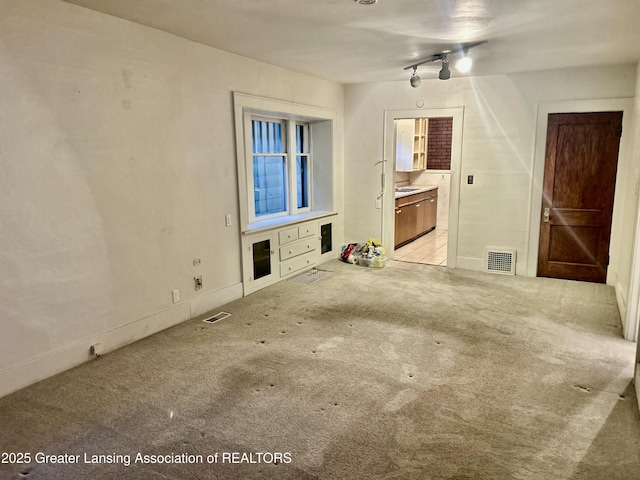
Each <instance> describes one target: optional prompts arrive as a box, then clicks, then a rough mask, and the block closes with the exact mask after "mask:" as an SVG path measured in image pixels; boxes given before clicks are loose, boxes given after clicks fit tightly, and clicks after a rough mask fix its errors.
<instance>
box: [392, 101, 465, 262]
mask: <svg viewBox="0 0 640 480" xmlns="http://www.w3.org/2000/svg"><path fill="white" fill-rule="evenodd" d="M438 117H453V132H452V136H451V177H450V179H449V182H450V183H449V230H448V234H447V236H448V240H447V267H450V268H455V267H456V264H457V258H458V212H459V208H460V178H461V177H460V175H461V173H460V172H461V167H462V127H463V122H464V107H463V106H461V107H452V108H425V109H424V110H415V109H414V110H385V111H384V137H383V154H384V159H385V162H386V164H387V167H388V168H387V169H386V172H385V179H384V187H385V188H384V190H385V192H388V193H387V194H386V195H384V197H383V204H382V213H381V215H382V244H383V245H387V254H388V256H389V258H391V259H393V256H394V252H395V247H394V230H395V227H394V221H395V220H394V219H395V196H394V194H393V193H394V191H395V172H396V161H395V158H396V156H395V120H397V119H400V118H438Z"/></svg>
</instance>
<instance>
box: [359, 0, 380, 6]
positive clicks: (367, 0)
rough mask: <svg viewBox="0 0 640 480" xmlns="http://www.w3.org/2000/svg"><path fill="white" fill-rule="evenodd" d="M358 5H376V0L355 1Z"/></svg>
mask: <svg viewBox="0 0 640 480" xmlns="http://www.w3.org/2000/svg"><path fill="white" fill-rule="evenodd" d="M356 3H357V4H358V5H373V4H374V3H378V0H356Z"/></svg>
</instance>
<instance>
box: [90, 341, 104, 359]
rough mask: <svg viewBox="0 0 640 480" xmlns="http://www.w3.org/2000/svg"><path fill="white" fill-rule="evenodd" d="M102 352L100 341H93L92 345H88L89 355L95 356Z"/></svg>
mask: <svg viewBox="0 0 640 480" xmlns="http://www.w3.org/2000/svg"><path fill="white" fill-rule="evenodd" d="M102 352H103V348H102V344H101V343H94V344H93V345H91V347H89V354H90V355H95V356H96V357H99V356H100V355H102Z"/></svg>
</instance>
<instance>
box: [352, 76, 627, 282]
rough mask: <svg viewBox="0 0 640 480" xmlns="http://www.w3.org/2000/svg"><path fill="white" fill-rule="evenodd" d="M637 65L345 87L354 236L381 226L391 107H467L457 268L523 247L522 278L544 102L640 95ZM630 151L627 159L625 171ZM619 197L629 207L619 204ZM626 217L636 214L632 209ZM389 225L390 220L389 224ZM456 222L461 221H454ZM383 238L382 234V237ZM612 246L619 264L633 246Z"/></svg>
mask: <svg viewBox="0 0 640 480" xmlns="http://www.w3.org/2000/svg"><path fill="white" fill-rule="evenodd" d="M635 81H636V68H635V65H626V66H616V67H611V66H607V67H602V68H576V69H566V70H555V71H545V72H534V73H525V74H517V75H496V76H486V77H472V78H452V79H451V80H449V81H440V80H437V79H435V80H424V79H423V82H422V86H421V87H419V88H417V89H413V88H411V87H410V85H409V81H408V79H407V81H406V82H388V83H377V84H361V85H349V86H347V87H346V88H345V112H346V118H345V125H346V128H345V159H346V162H345V182H346V184H347V185H350V186H353V188H351V189H349V190H348V191H347V192H346V197H345V205H346V227H345V228H346V236H347V238H349V239H358V238H367V236H370V235H371V232H374V233H375V232H379V231H380V229H381V210H377V209H376V208H375V195H376V194H377V192H378V191H379V188H380V187H379V183H380V177H379V169H378V168H377V167H374V166H373V160H374V159H379V158H381V156H382V151H383V135H382V133H381V132H382V130H383V121H384V110H409V109H415V110H416V111H419V109H418V108H416V107H415V105H416V101H417V99H419V98H422V99H424V103H425V105H424V108H429V109H431V108H452V107H460V106H462V107H464V125H463V147H462V166H461V170H462V171H461V172H460V173H461V175H460V178H462V179H466V178H467V175H474V184H473V185H467V184H466V182H462V184H461V185H460V211H459V232H458V258H457V262H456V263H457V266H458V267H461V268H469V269H475V270H481V269H482V267H483V261H482V259H483V255H484V249H485V247H486V246H492V247H504V248H515V249H516V250H517V252H518V261H517V267H516V268H517V270H516V271H517V274H519V275H524V274H526V272H527V253H528V247H529V238H528V236H529V216H530V207H531V199H530V197H531V193H532V192H531V191H532V184H531V182H532V170H533V160H534V144H535V136H536V115H537V111H538V105H539V104H541V103H544V102H557V101H565V100H580V99H598V98H619V97H633V96H634V92H635ZM629 161H630V159H629V156H628V155H627V156H626V157H625V158H621V159H620V162H621V165H622V168H626V165H628V164H629ZM616 202H617V203H618V204H620V202H619V200H618V199H616ZM622 217H623V218H626V217H627V215H626V214H625V215H622ZM386 223H387V224H389V222H386ZM450 228H451V226H450ZM378 235H379V234H378ZM619 251H620V250H616V251H615V252H612V260H614V258H613V257H615V256H616V255H618V256H621V257H622V258H616V259H615V261H617V262H624V261H627V262H629V261H630V256H629V252H624V253H622V254H621V253H618V252H619Z"/></svg>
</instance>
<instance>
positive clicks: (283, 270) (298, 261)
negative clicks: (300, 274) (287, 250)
mask: <svg viewBox="0 0 640 480" xmlns="http://www.w3.org/2000/svg"><path fill="white" fill-rule="evenodd" d="M314 263H315V262H314V260H313V254H312V253H309V254H307V255H301V256H299V257H295V258H292V259H291V260H287V261H286V262H281V263H280V276H281V277H284V276H286V275H289V274H290V273H293V272H297V271H298V270H302V269H303V268H305V267H310V266H312V265H313V264H314Z"/></svg>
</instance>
